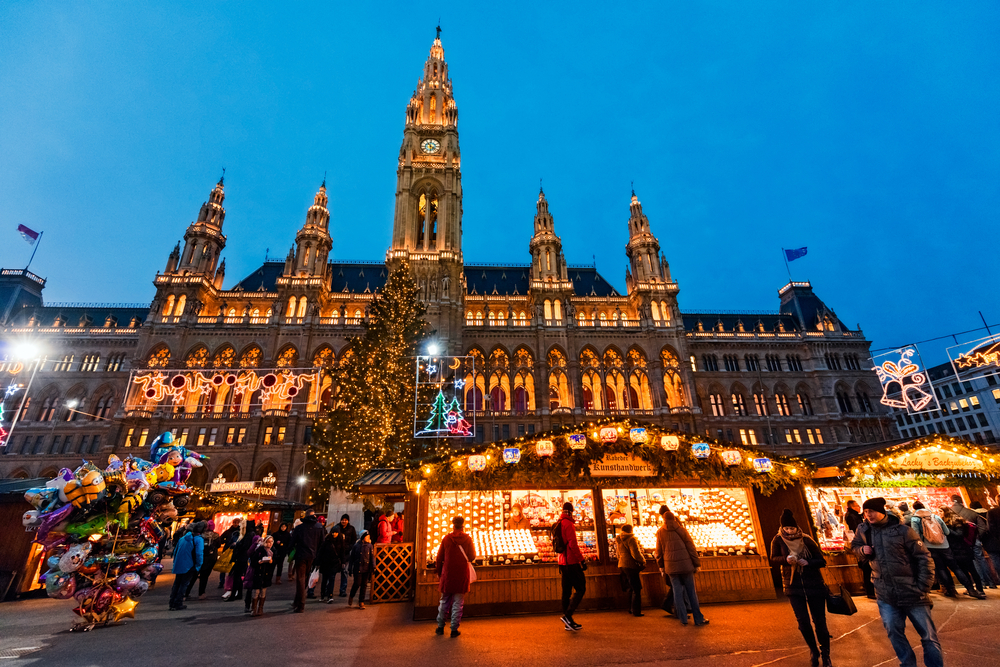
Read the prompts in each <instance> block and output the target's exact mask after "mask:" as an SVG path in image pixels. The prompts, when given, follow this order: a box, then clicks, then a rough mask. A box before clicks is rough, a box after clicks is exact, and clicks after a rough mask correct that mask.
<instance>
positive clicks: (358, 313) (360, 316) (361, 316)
mask: <svg viewBox="0 0 1000 667" xmlns="http://www.w3.org/2000/svg"><path fill="white" fill-rule="evenodd" d="M364 317H365V314H364V313H363V312H362V311H361V309H360V308H358V309H357V310H355V311H354V319H356V320H361V319H364Z"/></svg>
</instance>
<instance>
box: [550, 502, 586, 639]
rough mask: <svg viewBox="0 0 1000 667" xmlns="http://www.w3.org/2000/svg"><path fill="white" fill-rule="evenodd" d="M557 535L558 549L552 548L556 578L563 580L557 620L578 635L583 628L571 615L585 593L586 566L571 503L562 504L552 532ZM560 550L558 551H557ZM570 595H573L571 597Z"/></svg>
mask: <svg viewBox="0 0 1000 667" xmlns="http://www.w3.org/2000/svg"><path fill="white" fill-rule="evenodd" d="M552 530H553V534H558V537H559V542H560V544H558V545H555V544H554V545H553V547H554V548H555V551H556V552H557V553H558V554H559V574H560V576H561V577H562V610H563V615H562V618H561V619H560V620H561V621H562V622H563V625H565V626H566V629H567V630H570V631H573V632H575V631H577V630H580V629H581V628H582V627H583V626H582V625H580V624H579V623H577V622H576V621H575V620H573V612H574V611H576V608H577V607H579V606H580V601H581V600H583V596H584V595H585V594H586V593H587V575H586V574H584V572H586V570H587V563H586V562H585V561H584V559H583V553H582V552H581V551H580V545H579V544H578V543H577V541H576V522H575V521H574V520H573V503H569V502H567V503H563V511H562V515H561V516H560V517H559V519H558V520H557V521H556V523H555V526H553V528H552ZM560 546H561V547H562V550H561V551H560V549H559V547H560ZM571 593H572V595H571Z"/></svg>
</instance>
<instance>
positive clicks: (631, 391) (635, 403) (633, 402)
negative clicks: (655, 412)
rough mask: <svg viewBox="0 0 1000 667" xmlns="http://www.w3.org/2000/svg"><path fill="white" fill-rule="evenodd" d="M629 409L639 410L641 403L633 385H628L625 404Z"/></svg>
mask: <svg viewBox="0 0 1000 667" xmlns="http://www.w3.org/2000/svg"><path fill="white" fill-rule="evenodd" d="M626 407H627V408H628V409H629V410H640V409H642V405H640V403H639V392H637V391H636V390H635V387H633V386H632V385H629V387H628V405H627V406H626Z"/></svg>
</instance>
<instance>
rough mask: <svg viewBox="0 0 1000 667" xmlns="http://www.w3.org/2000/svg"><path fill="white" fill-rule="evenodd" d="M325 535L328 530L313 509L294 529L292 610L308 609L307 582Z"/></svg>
mask: <svg viewBox="0 0 1000 667" xmlns="http://www.w3.org/2000/svg"><path fill="white" fill-rule="evenodd" d="M325 535H326V531H325V530H323V526H321V525H319V520H318V519H317V518H316V511H315V510H311V509H310V510H306V515H305V516H304V517H302V523H300V524H299V525H297V526H296V527H295V528H294V529H293V530H292V549H293V550H294V551H295V564H294V575H295V576H294V578H295V600H294V601H293V602H292V611H294V612H296V613H300V614H301V613H302V612H304V611H305V610H306V587H307V582H308V580H309V575H310V574H311V573H312V569H313V563H314V562H315V561H316V557H317V556H318V555H319V548H320V545H321V544H322V543H323V537H324V536H325Z"/></svg>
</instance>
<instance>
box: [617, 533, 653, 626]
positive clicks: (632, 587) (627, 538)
mask: <svg viewBox="0 0 1000 667" xmlns="http://www.w3.org/2000/svg"><path fill="white" fill-rule="evenodd" d="M615 545H616V546H617V547H618V569H619V570H621V572H622V574H624V575H625V578H626V579H627V580H628V587H629V613H630V614H632V615H633V616H645V614H643V613H642V571H643V570H644V569H646V557H645V556H644V555H643V553H642V547H640V546H639V540H637V539H636V537H635V533H634V532H632V526H630V525H629V524H625V525H624V526H622V532H621V533H620V534H619V535H618V537H616V538H615Z"/></svg>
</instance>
